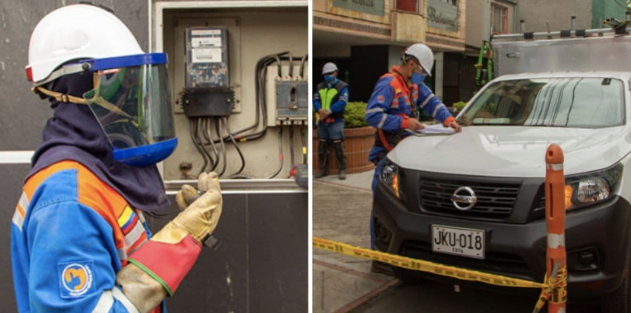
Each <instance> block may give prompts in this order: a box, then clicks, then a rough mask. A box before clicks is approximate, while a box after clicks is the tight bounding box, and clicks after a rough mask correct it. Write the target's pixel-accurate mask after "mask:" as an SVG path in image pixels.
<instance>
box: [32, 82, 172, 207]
mask: <svg viewBox="0 0 631 313" xmlns="http://www.w3.org/2000/svg"><path fill="white" fill-rule="evenodd" d="M53 84H54V85H53V86H52V88H51V90H53V91H56V92H60V93H62V94H68V95H72V96H76V97H82V96H83V94H84V93H86V92H87V91H89V90H92V89H94V85H93V81H92V75H91V74H90V73H77V74H72V75H65V76H62V77H61V78H59V79H57V80H56V81H55V82H54V83H53ZM50 104H51V105H50V106H51V108H52V109H53V110H54V113H53V117H52V118H50V119H49V120H48V122H47V123H46V126H45V127H44V130H43V132H42V137H43V142H42V144H41V145H40V146H39V147H38V148H37V150H36V151H35V154H34V155H33V158H32V159H31V172H30V173H29V175H28V177H31V176H32V175H33V174H35V173H37V172H38V171H40V170H42V169H44V168H46V167H48V166H50V165H52V164H54V163H57V162H59V161H63V160H74V161H77V162H79V163H81V164H83V165H84V166H86V167H87V168H89V169H90V170H91V171H92V172H93V173H94V174H95V175H96V176H98V177H99V179H101V180H102V181H104V182H105V183H107V184H108V185H109V186H111V187H112V188H114V189H115V190H116V191H118V192H119V193H120V194H121V195H122V196H123V197H124V198H125V200H127V202H128V203H129V204H130V205H131V206H133V207H134V208H137V209H140V210H143V211H147V212H156V211H160V210H162V209H165V208H167V207H168V206H169V205H170V202H169V199H168V198H167V196H166V193H165V189H164V184H163V182H162V178H161V177H160V173H159V172H158V168H157V167H156V165H155V164H152V165H148V166H144V167H134V166H130V165H127V164H125V163H122V162H118V161H115V160H114V157H113V149H112V145H111V144H110V142H109V141H108V138H107V136H106V135H105V132H104V131H103V129H102V128H101V126H100V125H99V123H98V121H97V120H96V118H95V117H94V114H93V113H92V111H91V110H90V108H89V107H88V106H87V105H82V104H75V103H59V102H57V101H56V100H55V99H53V98H50ZM28 177H27V179H28Z"/></svg>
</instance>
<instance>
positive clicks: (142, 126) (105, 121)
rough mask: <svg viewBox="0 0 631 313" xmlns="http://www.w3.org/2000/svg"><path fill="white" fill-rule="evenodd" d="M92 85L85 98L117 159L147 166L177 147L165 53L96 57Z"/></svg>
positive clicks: (87, 61)
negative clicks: (92, 87)
mask: <svg viewBox="0 0 631 313" xmlns="http://www.w3.org/2000/svg"><path fill="white" fill-rule="evenodd" d="M80 63H81V64H82V67H83V69H85V68H86V67H87V66H86V63H87V64H89V70H90V71H91V72H93V79H94V89H93V90H90V91H88V92H86V93H85V94H83V98H84V99H85V101H86V102H87V104H88V106H89V107H90V109H91V110H92V112H93V113H94V116H95V117H96V119H97V120H98V122H99V124H100V125H101V127H102V128H103V131H104V132H105V134H106V135H107V138H108V139H109V141H110V143H111V144H112V147H113V149H114V159H115V160H117V161H120V162H124V163H127V164H129V165H132V166H147V165H151V164H155V163H157V162H160V161H162V160H164V159H165V158H167V157H168V156H169V155H170V154H171V153H172V152H173V150H174V149H175V147H176V146H177V138H176V137H175V132H174V130H173V118H172V114H171V94H170V90H169V84H168V83H169V82H168V77H167V56H166V54H165V53H148V54H140V55H132V56H125V57H115V58H106V59H93V60H86V61H82V62H80Z"/></svg>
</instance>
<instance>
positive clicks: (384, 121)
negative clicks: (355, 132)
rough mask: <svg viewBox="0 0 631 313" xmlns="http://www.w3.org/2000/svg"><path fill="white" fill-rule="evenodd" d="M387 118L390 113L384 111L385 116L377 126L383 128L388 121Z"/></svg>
mask: <svg viewBox="0 0 631 313" xmlns="http://www.w3.org/2000/svg"><path fill="white" fill-rule="evenodd" d="M387 118H388V114H386V113H384V114H383V116H382V117H381V121H380V122H379V125H377V128H379V129H381V128H382V127H383V124H385V123H386V119H387Z"/></svg>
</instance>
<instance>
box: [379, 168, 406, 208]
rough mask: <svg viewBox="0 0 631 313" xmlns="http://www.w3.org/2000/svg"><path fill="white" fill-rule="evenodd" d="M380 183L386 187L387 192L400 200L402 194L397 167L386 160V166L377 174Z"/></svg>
mask: <svg viewBox="0 0 631 313" xmlns="http://www.w3.org/2000/svg"><path fill="white" fill-rule="evenodd" d="M379 179H380V180H381V182H382V183H383V184H384V185H386V187H388V190H390V192H392V194H394V195H395V196H396V197H397V198H399V199H402V197H403V193H402V191H401V177H400V174H399V167H398V166H397V165H396V164H394V163H391V162H389V161H387V160H386V164H385V165H384V166H383V169H381V173H380V174H379Z"/></svg>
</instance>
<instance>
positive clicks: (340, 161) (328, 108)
mask: <svg viewBox="0 0 631 313" xmlns="http://www.w3.org/2000/svg"><path fill="white" fill-rule="evenodd" d="M337 73H338V71H337V66H336V65H335V63H332V62H329V63H326V64H324V67H323V68H322V76H323V77H324V81H323V82H321V83H320V84H318V86H317V87H316V91H315V93H314V95H313V109H314V110H315V112H317V113H318V114H319V115H320V119H319V120H318V141H319V144H318V161H319V165H320V172H318V173H317V174H316V175H315V178H320V177H324V176H326V175H327V174H328V169H329V146H330V145H333V151H335V161H336V162H337V168H338V170H339V174H338V178H339V179H346V156H345V155H344V109H345V108H346V103H347V102H348V84H346V83H345V82H343V81H342V80H340V79H339V78H337Z"/></svg>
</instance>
